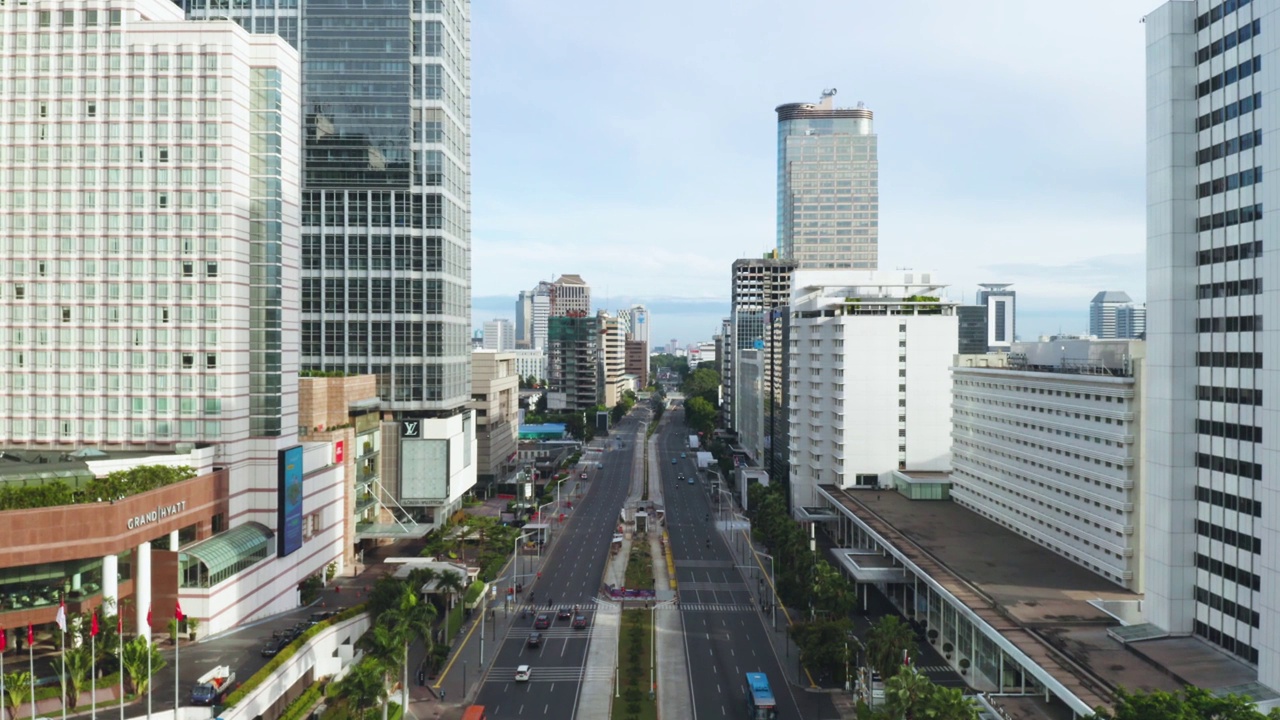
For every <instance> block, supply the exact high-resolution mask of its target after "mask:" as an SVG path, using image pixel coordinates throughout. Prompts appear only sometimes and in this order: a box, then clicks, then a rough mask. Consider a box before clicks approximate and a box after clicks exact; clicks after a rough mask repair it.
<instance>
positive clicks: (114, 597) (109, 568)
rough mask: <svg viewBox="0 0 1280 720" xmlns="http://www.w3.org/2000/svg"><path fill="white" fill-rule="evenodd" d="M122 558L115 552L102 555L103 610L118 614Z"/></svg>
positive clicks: (107, 612)
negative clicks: (117, 604) (117, 605)
mask: <svg viewBox="0 0 1280 720" xmlns="http://www.w3.org/2000/svg"><path fill="white" fill-rule="evenodd" d="M119 580H120V559H119V558H117V557H116V556H115V555H114V554H111V555H103V556H102V612H103V614H106V615H115V614H116V603H117V601H119V600H120V582H119Z"/></svg>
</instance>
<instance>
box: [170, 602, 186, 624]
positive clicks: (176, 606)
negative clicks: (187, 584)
mask: <svg viewBox="0 0 1280 720" xmlns="http://www.w3.org/2000/svg"><path fill="white" fill-rule="evenodd" d="M186 617H187V616H186V615H183V614H182V602H181V601H177V600H175V601H174V603H173V619H174V620H177V621H178V622H182V621H183V620H185V619H186Z"/></svg>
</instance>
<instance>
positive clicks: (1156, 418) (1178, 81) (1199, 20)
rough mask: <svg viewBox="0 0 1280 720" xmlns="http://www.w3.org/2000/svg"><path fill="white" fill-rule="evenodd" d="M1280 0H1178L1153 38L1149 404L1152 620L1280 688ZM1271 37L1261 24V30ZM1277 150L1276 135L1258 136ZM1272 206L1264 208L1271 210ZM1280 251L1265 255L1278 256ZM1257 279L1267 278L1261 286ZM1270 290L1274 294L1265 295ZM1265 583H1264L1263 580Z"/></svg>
mask: <svg viewBox="0 0 1280 720" xmlns="http://www.w3.org/2000/svg"><path fill="white" fill-rule="evenodd" d="M1277 10H1280V2H1277V0H1254V1H1253V2H1235V1H1229V2H1210V0H1197V1H1196V2H1181V1H1178V2H1168V3H1166V4H1164V5H1162V6H1161V7H1159V8H1157V9H1156V10H1154V11H1153V12H1151V13H1150V14H1148V15H1147V16H1146V17H1145V18H1144V22H1145V26H1144V27H1145V28H1146V34H1147V102H1146V107H1147V283H1146V285H1147V293H1148V297H1147V407H1146V410H1147V412H1146V417H1147V420H1146V423H1145V424H1146V427H1147V433H1146V450H1145V453H1146V477H1147V478H1148V479H1149V480H1148V482H1147V489H1146V492H1145V493H1144V497H1143V501H1144V508H1143V518H1144V519H1145V525H1146V527H1145V529H1144V536H1145V540H1144V542H1145V543H1146V548H1147V552H1146V558H1145V563H1144V567H1145V580H1144V586H1143V590H1144V593H1145V597H1144V600H1143V612H1144V614H1145V615H1146V619H1147V621H1148V622H1150V623H1152V624H1154V625H1156V626H1158V627H1159V628H1161V629H1162V630H1164V631H1167V632H1169V633H1171V634H1174V635H1181V634H1193V635H1196V636H1198V637H1201V638H1204V639H1205V640H1206V641H1208V642H1209V643H1212V644H1213V645H1216V646H1218V647H1220V648H1222V649H1223V650H1225V651H1227V652H1230V653H1234V654H1235V655H1237V656H1239V657H1240V658H1242V659H1243V660H1245V661H1246V662H1249V663H1253V664H1255V665H1256V666H1257V673H1258V674H1257V680H1258V682H1259V683H1261V684H1262V685H1265V686H1267V687H1269V688H1280V632H1278V630H1280V628H1278V627H1277V624H1278V623H1280V595H1278V594H1277V593H1276V592H1274V588H1275V587H1276V583H1277V582H1278V581H1280V521H1278V520H1277V517H1280V516H1278V515H1277V511H1280V496H1277V494H1276V492H1275V490H1276V482H1277V479H1278V478H1280V475H1278V474H1277V473H1280V463H1277V462H1275V461H1276V458H1277V454H1276V451H1277V449H1280V437H1278V435H1280V427H1277V426H1274V425H1270V424H1269V422H1270V420H1269V419H1270V418H1272V417H1273V414H1272V413H1269V412H1267V411H1266V410H1265V409H1264V408H1265V407H1266V406H1264V404H1263V397H1264V394H1265V396H1266V398H1268V399H1270V400H1271V401H1272V403H1275V401H1276V398H1277V397H1280V382H1277V375H1276V372H1275V370H1274V369H1273V368H1275V367H1276V366H1277V364H1278V363H1280V358H1278V357H1277V356H1276V355H1275V353H1269V352H1268V351H1269V350H1274V349H1275V347H1276V344H1275V342H1274V341H1275V340H1276V339H1277V337H1278V336H1280V321H1278V320H1277V318H1275V317H1271V318H1270V319H1266V322H1265V325H1264V317H1265V316H1266V314H1267V312H1268V310H1269V309H1273V308H1275V307H1276V302H1275V300H1276V297H1277V292H1280V279H1277V278H1275V277H1270V278H1269V277H1267V273H1268V272H1270V271H1271V270H1272V269H1274V268H1273V267H1272V265H1274V259H1275V257H1276V255H1275V248H1274V247H1272V249H1271V252H1272V255H1270V256H1267V255H1266V254H1265V252H1266V248H1265V247H1264V245H1263V243H1264V242H1266V243H1274V241H1275V238H1276V236H1277V235H1280V232H1271V231H1270V230H1269V228H1272V227H1275V228H1276V229H1277V230H1280V222H1278V221H1277V218H1280V215H1277V214H1276V211H1277V210H1278V209H1280V202H1271V201H1270V200H1268V199H1267V198H1269V197H1271V196H1272V195H1276V194H1277V192H1278V191H1280V188H1277V186H1276V184H1275V183H1262V182H1261V181H1262V177H1263V171H1264V169H1268V170H1272V171H1274V170H1275V169H1276V168H1274V167H1271V168H1267V166H1266V164H1265V163H1266V162H1267V161H1266V159H1265V158H1266V148H1265V147H1261V145H1262V143H1263V141H1264V138H1267V137H1272V138H1274V137H1276V134H1275V130H1277V129H1280V118H1277V116H1276V115H1275V113H1274V112H1272V111H1270V110H1265V109H1263V105H1264V96H1265V95H1266V94H1267V93H1272V94H1271V97H1270V99H1267V100H1266V105H1267V106H1268V107H1269V106H1270V105H1271V103H1273V102H1275V100H1276V96H1275V94H1274V92H1273V88H1272V84H1271V83H1270V80H1271V79H1273V78H1274V77H1275V73H1276V70H1275V68H1274V67H1272V66H1264V64H1263V57H1264V56H1267V57H1268V58H1273V57H1275V54H1274V52H1273V51H1274V50H1275V49H1276V48H1277V47H1280V34H1278V33H1276V32H1273V30H1274V29H1275V25H1274V23H1273V22H1272V20H1273V19H1274V18H1275V17H1276V11H1277ZM1264 29H1265V30H1266V31H1267V32H1263V30H1264ZM1266 142H1267V143H1268V146H1270V144H1271V143H1272V141H1271V140H1267V141H1266ZM1278 200H1280V197H1278ZM1264 210H1265V211H1266V214H1264ZM1269 259H1270V262H1269ZM1264 281H1265V285H1266V287H1265V288H1264ZM1265 293H1270V294H1265ZM1267 588H1272V589H1271V590H1267Z"/></svg>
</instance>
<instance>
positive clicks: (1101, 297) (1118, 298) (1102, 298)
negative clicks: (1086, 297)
mask: <svg viewBox="0 0 1280 720" xmlns="http://www.w3.org/2000/svg"><path fill="white" fill-rule="evenodd" d="M1089 302H1094V303H1131V302H1133V298H1131V297H1129V293H1127V292H1125V291H1123V290H1103V291H1102V292H1100V293H1098V294H1097V295H1094V296H1093V300H1090V301H1089Z"/></svg>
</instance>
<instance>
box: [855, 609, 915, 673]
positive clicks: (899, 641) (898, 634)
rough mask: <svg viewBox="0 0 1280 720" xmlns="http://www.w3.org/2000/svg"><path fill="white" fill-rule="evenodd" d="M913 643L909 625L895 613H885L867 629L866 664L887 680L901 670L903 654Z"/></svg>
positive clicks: (913, 634) (909, 649)
mask: <svg viewBox="0 0 1280 720" xmlns="http://www.w3.org/2000/svg"><path fill="white" fill-rule="evenodd" d="M915 644H916V636H915V633H914V632H912V630H911V627H910V626H909V625H907V624H906V623H904V622H902V621H901V620H899V619H898V616H897V615H886V616H884V617H882V618H880V621H879V622H877V623H876V624H875V625H874V626H872V628H871V629H870V630H868V631H867V637H866V646H867V664H868V665H870V666H871V668H872V669H873V670H875V671H876V672H878V673H880V677H882V678H884V680H885V681H886V682H888V680H889V678H891V677H893V676H894V675H897V674H898V671H900V670H902V668H903V667H904V665H903V662H902V659H903V656H904V655H905V654H907V653H909V652H910V651H911V648H913V647H915Z"/></svg>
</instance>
